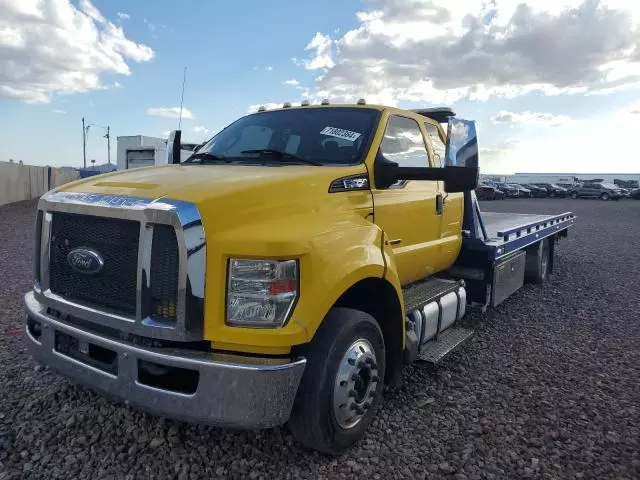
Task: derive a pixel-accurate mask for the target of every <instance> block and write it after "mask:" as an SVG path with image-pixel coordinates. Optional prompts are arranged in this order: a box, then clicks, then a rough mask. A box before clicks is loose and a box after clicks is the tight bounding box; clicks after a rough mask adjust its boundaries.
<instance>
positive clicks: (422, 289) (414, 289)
mask: <svg viewBox="0 0 640 480" xmlns="http://www.w3.org/2000/svg"><path fill="white" fill-rule="evenodd" d="M461 286H462V287H464V281H463V280H459V281H456V280H445V279H443V278H430V279H428V280H424V281H421V282H416V283H414V284H412V285H409V286H408V287H406V288H405V289H404V290H403V295H404V309H405V311H406V312H411V311H412V310H416V309H418V308H420V307H423V306H424V305H426V304H427V303H429V302H432V301H434V300H436V299H437V298H440V297H442V296H444V295H446V294H447V293H449V292H455V291H456V290H458V289H459V288H460V287H461Z"/></svg>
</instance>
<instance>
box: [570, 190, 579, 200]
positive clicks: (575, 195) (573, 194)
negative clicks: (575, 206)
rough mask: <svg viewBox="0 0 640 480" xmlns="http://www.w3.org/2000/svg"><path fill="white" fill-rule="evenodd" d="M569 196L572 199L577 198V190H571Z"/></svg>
mask: <svg viewBox="0 0 640 480" xmlns="http://www.w3.org/2000/svg"><path fill="white" fill-rule="evenodd" d="M571 198H573V199H574V200H575V199H576V198H578V192H571Z"/></svg>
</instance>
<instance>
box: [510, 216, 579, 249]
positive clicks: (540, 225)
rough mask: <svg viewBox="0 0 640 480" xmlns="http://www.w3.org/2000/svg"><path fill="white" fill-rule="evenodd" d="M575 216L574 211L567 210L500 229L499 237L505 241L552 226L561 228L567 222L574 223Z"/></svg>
mask: <svg viewBox="0 0 640 480" xmlns="http://www.w3.org/2000/svg"><path fill="white" fill-rule="evenodd" d="M575 218H576V216H575V215H574V214H573V213H572V212H565V213H561V214H559V215H556V216H553V217H549V218H546V219H544V220H541V221H537V222H531V223H526V224H522V225H517V226H515V227H512V228H509V229H508V230H501V231H498V237H500V238H501V239H502V241H504V242H509V241H510V240H514V239H516V238H521V237H523V236H526V235H530V234H531V233H536V232H538V231H540V230H543V229H546V228H549V227H552V226H556V227H558V228H557V229H558V230H559V229H560V225H561V224H564V223H565V222H570V223H573V222H572V221H573V220H574V219H575Z"/></svg>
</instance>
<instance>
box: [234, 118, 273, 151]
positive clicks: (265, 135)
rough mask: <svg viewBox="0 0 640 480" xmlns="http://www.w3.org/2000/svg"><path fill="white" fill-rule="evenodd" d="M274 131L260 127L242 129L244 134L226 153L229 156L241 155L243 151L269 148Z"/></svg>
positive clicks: (253, 126) (249, 126)
mask: <svg viewBox="0 0 640 480" xmlns="http://www.w3.org/2000/svg"><path fill="white" fill-rule="evenodd" d="M272 135H273V130H271V129H270V128H269V127H263V126H260V125H248V126H246V127H245V128H244V129H242V134H241V135H240V138H238V139H237V140H236V141H235V142H234V143H233V144H232V145H231V146H230V147H229V148H228V149H227V150H226V151H225V154H226V155H229V156H233V155H240V152H241V151H243V150H257V149H261V148H268V147H269V142H270V140H271V136H272Z"/></svg>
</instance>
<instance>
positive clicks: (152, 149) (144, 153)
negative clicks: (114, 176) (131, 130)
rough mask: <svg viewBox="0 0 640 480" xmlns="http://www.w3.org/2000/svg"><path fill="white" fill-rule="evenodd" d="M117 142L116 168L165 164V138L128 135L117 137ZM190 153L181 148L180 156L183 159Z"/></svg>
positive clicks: (124, 168)
mask: <svg viewBox="0 0 640 480" xmlns="http://www.w3.org/2000/svg"><path fill="white" fill-rule="evenodd" d="M117 142H118V164H117V165H118V170H128V169H131V168H138V167H151V166H154V165H166V164H167V139H166V138H159V137H147V136H144V135H128V136H121V137H118V138H117ZM191 153H193V152H192V151H191V150H188V149H185V148H183V149H181V151H180V157H181V158H182V160H185V159H186V158H187V157H188V156H189V155H191Z"/></svg>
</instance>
